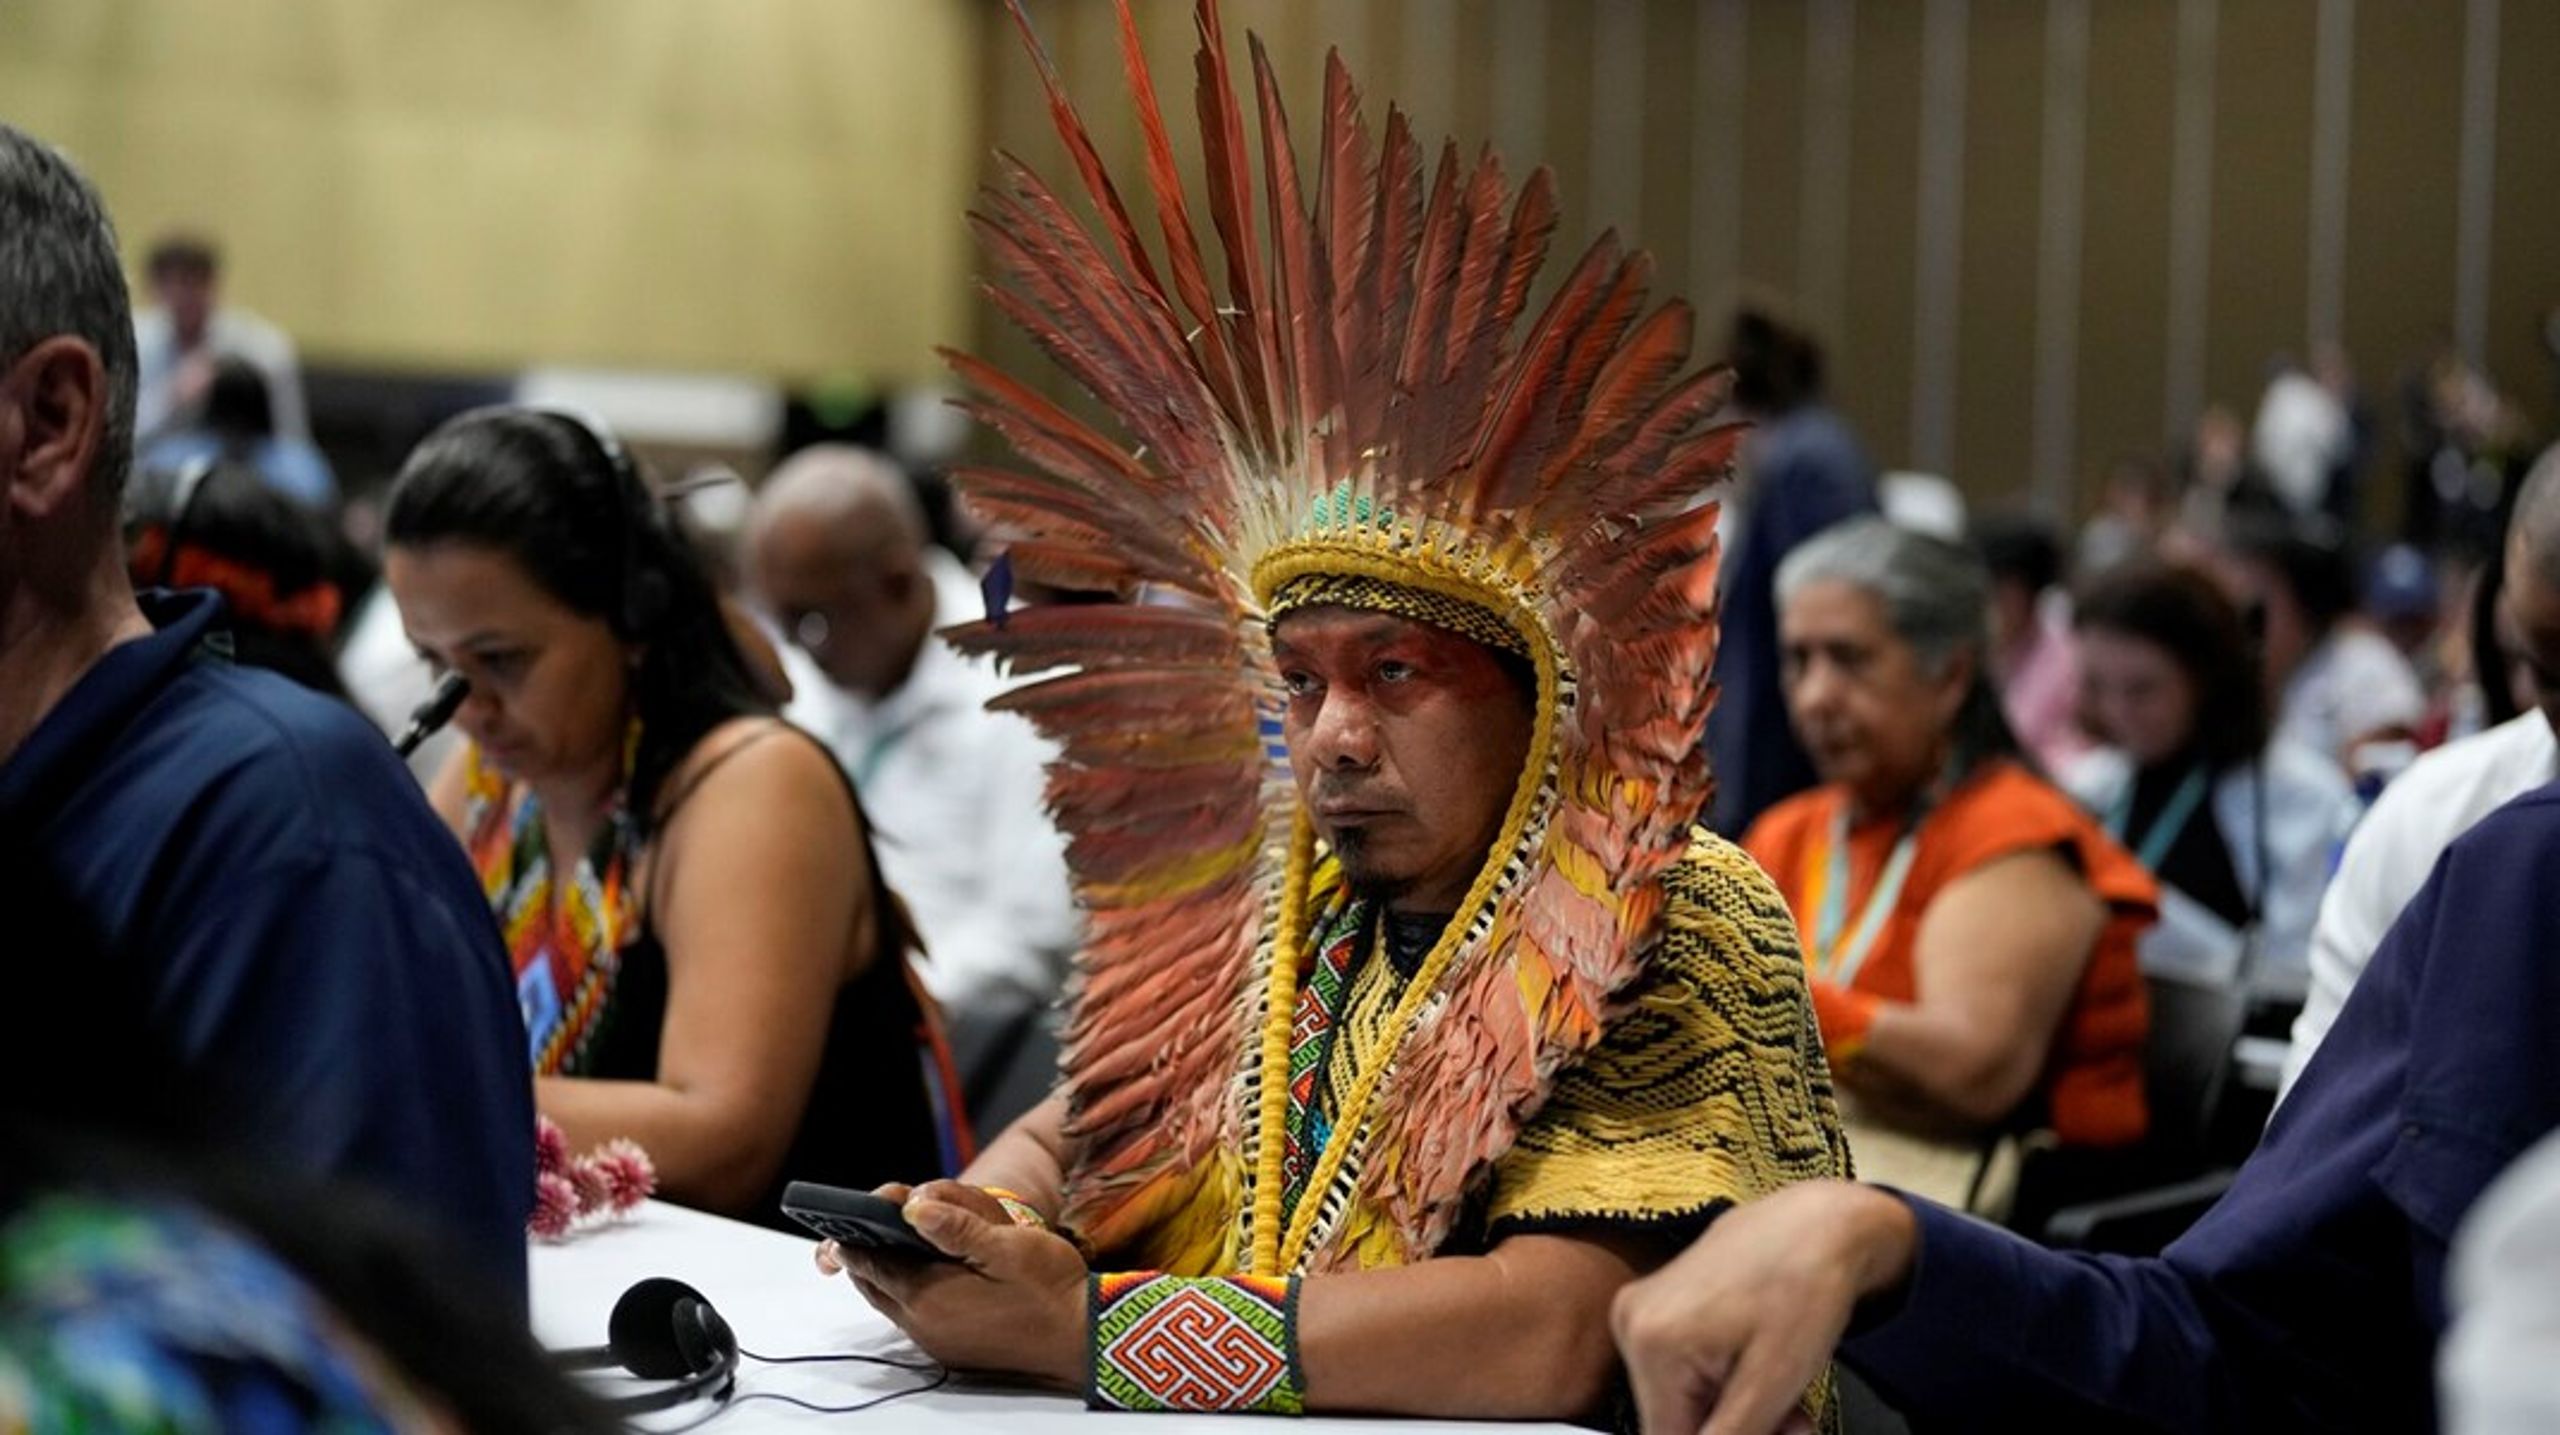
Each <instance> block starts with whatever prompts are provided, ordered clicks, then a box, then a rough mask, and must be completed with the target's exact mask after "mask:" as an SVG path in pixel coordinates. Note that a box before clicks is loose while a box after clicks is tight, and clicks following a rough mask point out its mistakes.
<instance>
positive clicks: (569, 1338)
mask: <svg viewBox="0 0 2560 1435" xmlns="http://www.w3.org/2000/svg"><path fill="white" fill-rule="evenodd" d="M812 1244H813V1242H812V1241H810V1240H807V1239H802V1238H796V1237H792V1236H786V1235H783V1234H782V1233H780V1232H778V1231H769V1230H765V1229H763V1228H761V1227H757V1226H750V1225H746V1224H744V1223H742V1222H738V1221H731V1220H727V1219H724V1218H722V1217H719V1216H706V1215H704V1214H702V1213H701V1212H699V1211H688V1210H685V1209H684V1208H682V1207H679V1206H669V1205H665V1204H662V1203H659V1202H656V1201H652V1202H650V1203H649V1204H648V1205H646V1206H643V1207H642V1208H641V1209H640V1210H639V1211H637V1212H636V1213H634V1214H633V1215H632V1216H631V1217H630V1218H628V1219H627V1220H623V1221H620V1222H616V1223H613V1224H610V1225H605V1226H601V1227H597V1228H595V1229H593V1230H588V1231H583V1232H581V1233H580V1234H578V1235H576V1236H573V1237H571V1238H570V1239H569V1240H567V1241H565V1242H560V1243H557V1244H554V1243H549V1242H543V1241H536V1242H534V1243H533V1331H534V1335H535V1336H536V1337H537V1338H539V1339H540V1340H541V1341H542V1343H543V1344H544V1345H546V1346H550V1347H552V1348H554V1349H560V1348H565V1347H570V1346H588V1345H602V1344H604V1341H605V1321H606V1318H607V1317H608V1316H610V1315H611V1314H612V1313H613V1304H614V1302H615V1301H617V1300H619V1299H621V1297H622V1293H623V1292H624V1291H625V1290H627V1289H629V1288H630V1287H631V1285H632V1284H633V1283H634V1282H637V1281H640V1280H643V1279H645V1278H647V1277H649V1276H672V1277H674V1278H675V1279H677V1280H680V1281H683V1282H684V1283H685V1284H687V1285H689V1286H692V1287H693V1288H694V1289H696V1290H698V1291H700V1292H702V1293H703V1295H704V1296H706V1297H707V1298H709V1300H710V1301H711V1304H712V1305H713V1306H714V1307H716V1308H718V1310H719V1312H720V1314H721V1315H722V1316H724V1317H725V1318H727V1320H728V1322H729V1325H730V1327H731V1328H732V1329H734V1330H735V1331H737V1333H738V1343H739V1344H740V1346H742V1347H743V1348H745V1349H747V1350H752V1351H756V1352H758V1353H759V1354H763V1355H812V1354H818V1353H821V1352H825V1353H836V1352H844V1351H859V1352H862V1353H866V1354H873V1355H885V1356H890V1357H892V1358H895V1359H900V1360H907V1361H916V1362H921V1361H922V1360H923V1356H922V1354H921V1353H919V1352H918V1351H917V1350H916V1348H915V1347H914V1346H912V1345H910V1344H908V1343H907V1341H906V1339H905V1337H903V1336H901V1335H900V1334H899V1333H898V1331H897V1329H896V1327H894V1326H892V1325H890V1324H889V1322H888V1321H887V1320H885V1319H883V1318H882V1317H881V1316H880V1315H879V1314H878V1313H876V1312H874V1311H873V1310H872V1309H871V1307H869V1306H867V1305H865V1304H863V1302H862V1298H861V1297H860V1296H859V1295H856V1294H855V1293H854V1290H853V1287H852V1286H851V1285H850V1284H848V1283H847V1282H845V1281H844V1280H842V1279H841V1278H839V1279H834V1280H829V1279H826V1278H824V1277H821V1276H820V1275H819V1274H818V1273H817V1268H816V1267H815V1266H814V1265H812V1264H811V1263H810V1258H809V1252H810V1248H811V1246H812ZM929 1379H931V1377H930V1376H928V1375H917V1374H911V1373H909V1372H906V1371H902V1370H892V1369H888V1368H886V1367H883V1366H877V1365H867V1364H863V1363H861V1362H857V1361H839V1362H831V1363H828V1364H823V1365H765V1364H760V1363H758V1362H756V1361H752V1360H747V1361H742V1362H740V1364H739V1367H738V1393H739V1394H740V1395H748V1394H753V1393H755V1392H757V1391H773V1392H776V1393H778V1394H784V1395H791V1396H796V1397H798V1398H799V1399H802V1400H806V1401H809V1402H811V1403H813V1404H818V1405H854V1404H858V1403H860V1402H862V1401H864V1400H868V1399H872V1398H874V1397H877V1396H881V1395H887V1394H889V1393H891V1392H893V1391H897V1390H904V1389H909V1388H912V1387H914V1386H917V1385H920V1384H923V1383H924V1382H926V1381H927V1380H929ZM592 1383H593V1385H594V1388H595V1389H596V1390H598V1391H599V1393H603V1394H608V1395H609V1394H615V1393H620V1392H625V1391H632V1390H648V1389H656V1388H658V1386H657V1384H656V1383H655V1382H642V1381H637V1380H634V1379H632V1378H630V1377H628V1376H623V1375H620V1374H618V1373H617V1374H611V1375H597V1376H595V1377H592ZM709 1412H710V1407H709V1406H708V1405H705V1404H703V1403H701V1402H698V1401H697V1402H694V1403H692V1404H688V1405H683V1406H679V1407H677V1408H676V1409H673V1410H668V1411H663V1412H659V1413H656V1414H651V1415H647V1416H643V1417H641V1424H642V1427H643V1428H644V1429H646V1428H658V1429H666V1428H670V1427H673V1426H677V1425H683V1424H686V1423H688V1422H690V1421H693V1420H696V1419H699V1418H701V1417H702V1416H703V1415H706V1414H708V1413H709ZM821 1423H824V1424H826V1425H828V1426H830V1427H832V1428H840V1429H847V1430H851V1429H855V1428H860V1429H864V1430H877V1431H903V1430H923V1431H958V1430H983V1431H1005V1432H1014V1431H1023V1432H1032V1435H1037V1432H1040V1431H1044V1430H1057V1431H1072V1432H1076V1435H1102V1432H1108V1431H1125V1432H1129V1435H1212V1432H1215V1435H1244V1432H1243V1427H1242V1426H1240V1425H1239V1423H1238V1422H1237V1420H1236V1419H1234V1418H1231V1417H1221V1416H1206V1415H1106V1414H1098V1413H1095V1412H1091V1411H1088V1410H1086V1409H1085V1408H1084V1406H1083V1403H1082V1402H1080V1401H1078V1400H1075V1399H1072V1398H1070V1397H1067V1396H1060V1395H1046V1394H1037V1393H1033V1392H1029V1391H1020V1390H1008V1389H1004V1388H1001V1387H997V1386H991V1385H971V1384H968V1383H965V1382H960V1381H956V1380H955V1381H954V1382H953V1383H951V1384H948V1385H945V1386H943V1387H942V1388H941V1389H939V1390H934V1391H930V1392H928V1393H925V1394H922V1395H916V1396H912V1397H910V1398H907V1399H903V1400H897V1401H893V1402H891V1403H889V1404H887V1405H882V1406H879V1407H877V1408H875V1409H872V1410H867V1411H864V1412H862V1413H860V1414H855V1415H820V1414H817V1413H816V1412H814V1411H808V1410H802V1409H800V1408H799V1407H797V1406H793V1405H786V1404H784V1403H782V1402H781V1401H778V1400H751V1401H747V1402H746V1403H744V1404H741V1405H739V1406H738V1407H737V1408H735V1409H733V1410H730V1411H728V1412H726V1413H724V1414H722V1415H721V1416H720V1417H719V1418H718V1419H716V1420H713V1421H711V1422H710V1423H709V1424H708V1425H707V1426H706V1427H705V1429H706V1430H707V1431H709V1432H711V1435H728V1432H746V1431H755V1430H774V1429H784V1428H804V1427H809V1426H815V1425H818V1424H821ZM1272 1428H1274V1429H1277V1428H1279V1427H1276V1426H1275V1427H1272ZM1289 1428H1292V1429H1295V1428H1312V1429H1316V1430H1321V1431H1325V1432H1328V1435H1425V1432H1455V1431H1480V1432H1491V1431H1499V1432H1506V1435H1517V1432H1540V1431H1545V1432H1554V1435H1563V1432H1566V1431H1568V1430H1569V1428H1570V1427H1567V1426H1562V1425H1486V1424H1473V1423H1466V1422H1458V1421H1442V1420H1311V1421H1304V1422H1298V1423H1297V1424H1294V1425H1292V1426H1291V1427H1289Z"/></svg>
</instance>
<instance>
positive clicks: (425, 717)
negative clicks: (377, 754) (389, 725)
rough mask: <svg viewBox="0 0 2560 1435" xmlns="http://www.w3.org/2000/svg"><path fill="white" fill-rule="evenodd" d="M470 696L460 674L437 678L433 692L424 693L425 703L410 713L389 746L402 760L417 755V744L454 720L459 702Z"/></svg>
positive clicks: (460, 705)
mask: <svg viewBox="0 0 2560 1435" xmlns="http://www.w3.org/2000/svg"><path fill="white" fill-rule="evenodd" d="M469 696H471V680H470V679H469V678H466V677H464V676H463V675H462V674H460V673H447V674H445V675H444V676H443V677H441V678H439V679H437V680H436V686H435V691H433V692H431V693H429V694H427V700H426V701H425V702H422V703H420V704H418V706H417V707H416V708H414V709H412V710H411V711H410V713H409V726H408V727H407V728H405V729H403V730H402V731H401V734H400V737H399V739H398V740H397V741H395V742H393V743H392V744H391V746H392V747H393V748H394V749H396V750H397V751H398V752H399V754H400V755H401V756H402V757H407V756H408V755H409V754H411V753H413V752H416V751H417V750H418V744H420V743H422V742H425V741H426V740H427V739H428V738H431V737H433V736H435V735H436V733H437V732H438V731H439V730H440V729H442V728H443V727H444V725H445V724H446V723H449V722H451V721H453V715H454V714H455V713H456V712H459V711H461V709H462V700H463V699H464V698H467V697H469Z"/></svg>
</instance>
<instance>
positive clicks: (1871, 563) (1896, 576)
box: [1778, 516, 1991, 673]
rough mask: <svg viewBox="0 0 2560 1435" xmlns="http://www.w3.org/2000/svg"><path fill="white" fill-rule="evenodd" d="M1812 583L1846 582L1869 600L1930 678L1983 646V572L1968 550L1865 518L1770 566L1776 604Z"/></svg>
mask: <svg viewBox="0 0 2560 1435" xmlns="http://www.w3.org/2000/svg"><path fill="white" fill-rule="evenodd" d="M1814 583H1846V584H1848V585H1849V586H1851V587H1853V588H1858V589H1861V590H1864V591H1865V592H1868V593H1872V594H1874V595H1875V598H1876V601H1877V602H1879V603H1882V604H1883V605H1884V619H1885V624H1886V626H1888V627H1890V628H1892V629H1893V631H1894V635H1895V636H1896V637H1899V638H1901V639H1902V641H1904V642H1906V643H1909V644H1910V645H1911V647H1912V650H1913V651H1914V652H1916V653H1918V654H1919V655H1920V661H1921V663H1922V665H1923V666H1925V667H1926V668H1927V669H1928V670H1929V671H1930V672H1932V673H1943V672H1945V671H1946V667H1947V661H1948V660H1949V659H1950V658H1952V657H1954V656H1955V655H1956V653H1957V652H1958V651H1960V650H1965V649H1970V650H1971V651H1972V652H1973V653H1974V655H1975V656H1976V657H1977V658H1982V657H1987V656H1988V654H1989V652H1990V649H1991V574H1990V571H1989V570H1988V569H1986V568H1984V567H1983V564H1982V559H1981V558H1980V557H1979V556H1977V555H1976V554H1975V553H1974V552H1973V551H1972V550H1971V549H1968V548H1964V547H1962V546H1959V545H1957V544H1954V543H1949V542H1948V541H1946V540H1945V539H1943V538H1934V537H1931V536H1930V535H1928V534H1926V533H1916V532H1913V531H1912V530H1910V529H1907V528H1897V527H1895V526H1894V525H1893V524H1891V523H1889V522H1887V521H1886V520H1884V519H1881V518H1877V517H1873V516H1868V517H1863V518H1852V519H1849V520H1847V521H1845V522H1842V523H1836V524H1833V525H1832V526H1831V527H1829V528H1826V529H1824V530H1822V531H1821V532H1820V533H1817V534H1815V535H1814V536H1813V537H1811V538H1808V539H1806V540H1805V541H1804V542H1803V543H1800V544H1798V545H1797V546H1796V550H1795V551H1794V552H1792V553H1790V554H1788V555H1787V556H1786V559H1785V560H1784V561H1783V562H1781V563H1779V565H1778V601H1779V602H1780V603H1782V604H1783V603H1785V602H1787V601H1788V600H1790V599H1792V598H1793V597H1795V595H1796V594H1797V593H1799V592H1801V591H1803V590H1804V588H1806V587H1807V586H1808V585H1810V584H1814Z"/></svg>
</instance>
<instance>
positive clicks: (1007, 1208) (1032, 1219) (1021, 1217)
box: [978, 1186, 1051, 1231]
mask: <svg viewBox="0 0 2560 1435" xmlns="http://www.w3.org/2000/svg"><path fill="white" fill-rule="evenodd" d="M978 1189H979V1190H981V1191H984V1192H986V1193H987V1194H988V1195H990V1196H993V1197H995V1198H996V1204H997V1205H999V1206H1002V1207H1004V1213H1005V1214H1006V1215H1007V1216H1010V1217H1012V1218H1013V1223H1014V1224H1015V1225H1017V1226H1029V1227H1031V1228H1032V1229H1033V1230H1035V1231H1046V1230H1049V1229H1051V1227H1050V1225H1049V1218H1048V1217H1046V1216H1044V1215H1041V1214H1040V1212H1039V1209H1038V1208H1037V1207H1035V1206H1033V1205H1032V1204H1031V1203H1030V1202H1029V1201H1026V1200H1024V1199H1022V1198H1021V1197H1020V1196H1017V1195H1015V1194H1013V1193H1012V1192H1011V1191H1008V1190H1006V1189H1005V1188H1003V1187H1002V1186H981V1187H979V1188H978Z"/></svg>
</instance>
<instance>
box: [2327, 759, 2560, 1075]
mask: <svg viewBox="0 0 2560 1435" xmlns="http://www.w3.org/2000/svg"><path fill="white" fill-rule="evenodd" d="M2554 777H2560V739H2555V738H2553V737H2552V735H2551V724H2550V723H2548V722H2547V721H2545V720H2544V719H2543V716H2542V714H2541V713H2540V712H2529V713H2526V714H2524V715H2523V716H2521V717H2516V718H2510V719H2508V720H2507V721H2506V722H2503V723H2500V724H2499V725H2498V726H2496V727H2493V728H2491V729H2489V730H2488V731H2487V732H2484V733H2477V734H2474V735H2473V736H2470V737H2467V738H2464V739H2463V740H2461V741H2460V742H2455V743H2448V744H2446V745H2445V746H2443V747H2440V748H2437V749H2436V750H2435V751H2433V752H2431V753H2428V754H2427V755H2425V756H2424V757H2421V758H2419V759H2418V760H2417V761H2416V762H2415V763H2413V764H2411V765H2410V767H2409V770H2408V771H2407V772H2404V773H2402V774H2400V776H2399V777H2398V778H2396V779H2394V780H2393V781H2392V783H2391V785H2390V786H2389V787H2386V788H2384V789H2383V790H2382V796H2380V797H2379V798H2376V799H2375V800H2374V804H2373V809H2372V810H2371V811H2369V812H2367V813H2366V814H2365V815H2364V821H2363V822H2362V823H2360V824H2359V825H2358V826H2357V828H2356V831H2355V835H2354V837H2352V838H2350V839H2349V840H2348V842H2347V850H2346V854H2345V855H2344V856H2343V857H2341V858H2340V859H2339V860H2338V873H2337V876H2336V878H2335V879H2334V880H2332V881H2331V882H2330V883H2329V891H2328V894H2327V895H2326V896H2325V897H2323V898H2322V899H2321V902H2320V917H2319V921H2318V922H2317V923H2316V924H2315V925H2314V926H2313V928H2312V932H2311V990H2310V994H2309V995H2308V996H2307V997H2306V998H2305V999H2304V1001H2303V1004H2302V1014H2301V1015H2300V1016H2298V1017H2296V1018H2295V1019H2294V1023H2293V1049H2292V1050H2291V1051H2290V1052H2288V1053H2286V1055H2285V1061H2284V1079H2283V1081H2282V1083H2281V1084H2280V1085H2279V1086H2278V1087H2277V1089H2276V1091H2277V1094H2276V1099H2277V1100H2278V1101H2279V1102H2281V1101H2282V1100H2283V1099H2284V1093H2286V1092H2288V1091H2291V1090H2292V1089H2293V1083H2294V1081H2295V1080H2296V1079H2297V1078H2298V1077H2300V1076H2301V1075H2302V1068H2303V1066H2304V1065H2305V1064H2307V1063H2308V1062H2309V1061H2310V1060H2311V1054H2312V1053H2313V1052H2315V1051H2317V1050H2319V1049H2320V1043H2321V1041H2322V1039H2324V1038H2325V1037H2327V1036H2328V1034H2329V1026H2330V1024H2331V1023H2332V1022H2335V1021H2336V1020H2337V1019H2338V1009H2339V1008H2340V1007H2342V1006H2345V1005H2346V1002H2347V994H2348V993H2349V992H2351V991H2353V990H2354V989H2355V984H2356V979H2357V978H2358V977H2360V976H2362V975H2363V974H2364V968H2365V963H2367V962H2370V961H2372V960H2373V949H2374V948H2375V947H2377V946H2380V945H2381V944H2382V934H2383V933H2385V932H2388V931H2390V930H2391V924H2392V923H2393V922H2394V921H2397V920H2398V919H2399V916H2400V909H2401V908H2403V907H2406V906H2408V905H2409V899H2410V898H2412V897H2414V896H2416V895H2418V889H2419V888H2420V887H2422V886H2424V885H2425V884H2426V880H2427V874H2428V873H2430V872H2432V871H2434V870H2435V865H2436V859H2437V858H2438V857H2440V856H2442V855H2443V853H2444V849H2445V848H2447V847H2449V846H2451V845H2452V844H2453V839H2455V838H2457V837H2459V836H2461V835H2462V834H2463V833H2465V832H2468V831H2470V830H2471V826H2472V824H2473V823H2475V822H2478V821H2479V820H2480V819H2481V818H2483V817H2486V816H2488V815H2489V814H2490V813H2491V812H2494V811H2496V810H2497V809H2498V808H2500V807H2503V806H2505V805H2506V804H2507V801H2508V800H2509V799H2510V798H2513V797H2516V796H2518V795H2520V794H2522V793H2525V792H2528V791H2531V790H2532V789H2534V788H2537V787H2540V786H2542V785H2543V784H2545V783H2547V782H2550V781H2551V780H2552V779H2553V778H2554Z"/></svg>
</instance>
